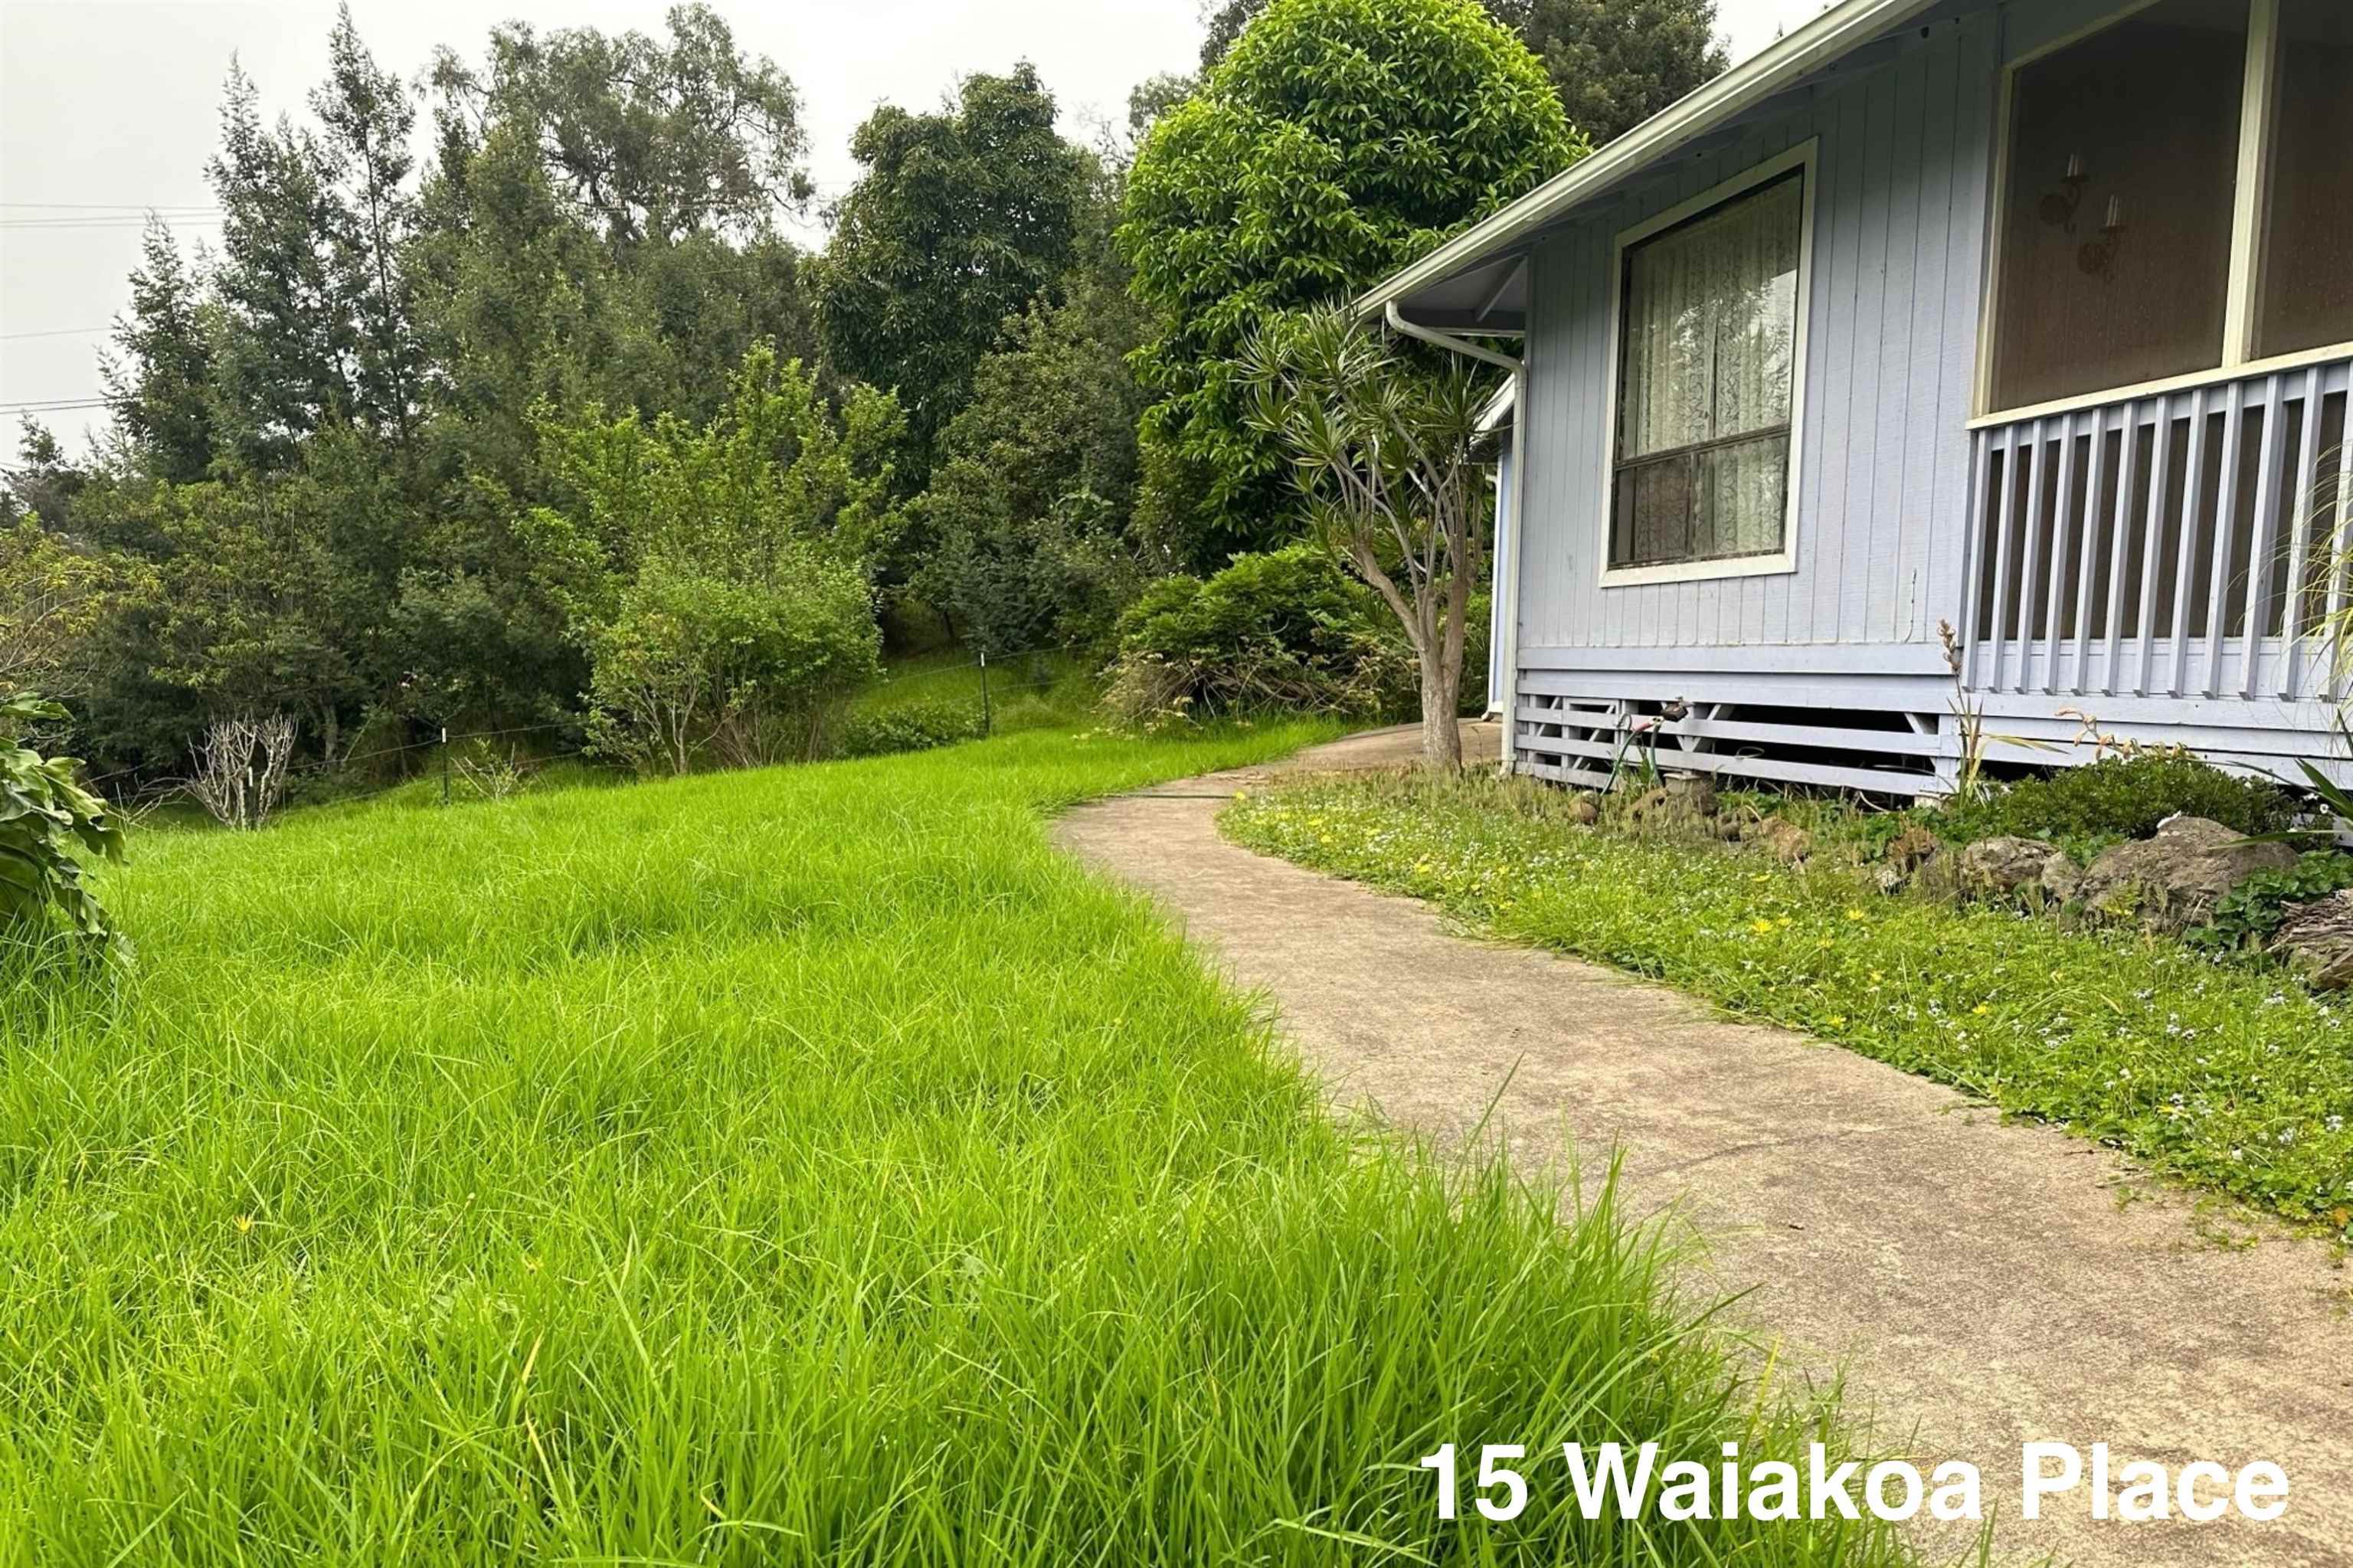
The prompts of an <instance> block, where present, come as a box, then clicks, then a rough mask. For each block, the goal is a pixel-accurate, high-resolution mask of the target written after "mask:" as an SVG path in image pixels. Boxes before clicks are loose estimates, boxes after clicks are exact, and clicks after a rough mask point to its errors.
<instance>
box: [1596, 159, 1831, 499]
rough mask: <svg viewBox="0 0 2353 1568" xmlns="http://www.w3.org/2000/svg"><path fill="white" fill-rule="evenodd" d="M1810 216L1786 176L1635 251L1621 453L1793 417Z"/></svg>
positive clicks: (1670, 446) (1798, 188) (1688, 442)
mask: <svg viewBox="0 0 2353 1568" xmlns="http://www.w3.org/2000/svg"><path fill="white" fill-rule="evenodd" d="M1803 211H1804V201H1803V189H1802V185H1801V184H1800V182H1799V180H1798V179H1797V178H1795V177H1791V178H1788V179H1783V180H1778V181H1776V182H1775V183H1774V184H1773V185H1769V186H1767V187H1766V188H1765V189H1764V190H1761V191H1757V192H1755V193H1752V194H1750V195H1747V196H1740V197H1737V198H1736V199H1735V200H1733V201H1732V202H1730V203H1729V204H1727V205H1726V206H1724V207H1718V208H1716V209H1715V211H1713V212H1710V213H1708V214H1707V215H1705V216H1704V217H1700V218H1697V219H1695V220H1694V221H1693V222H1690V223H1687V224H1684V225H1683V226H1682V227H1680V228H1672V229H1669V230H1668V231H1667V232H1666V233H1664V234H1662V235H1659V236H1657V237H1656V238H1651V239H1646V240H1644V241H1642V243H1641V244H1640V245H1638V246H1636V247H1634V248H1633V249H1630V250H1629V251H1628V252H1627V256H1626V315H1625V321H1626V377H1625V397H1624V402H1625V413H1624V417H1623V420H1622V423H1621V425H1620V449H1619V455H1620V457H1622V458H1637V457H1641V456H1642V455H1644V454H1645V453H1649V452H1659V451H1672V450H1674V449H1676V448H1678V447H1688V446H1695V445H1697V444H1699V443H1700V442H1702V441H1712V440H1719V439H1721V438H1723V437H1725V436H1736V435H1742V434H1745V433H1746V432H1747V431H1750V430H1758V429H1773V428H1776V427H1778V426H1782V425H1786V424H1788V422H1789V369H1790V344H1791V339H1792V337H1793V335H1794V332H1795V326H1796V323H1797V319H1798V316H1797V311H1798V243H1799V234H1798V228H1799V215H1800V214H1801V213H1802V212H1803Z"/></svg>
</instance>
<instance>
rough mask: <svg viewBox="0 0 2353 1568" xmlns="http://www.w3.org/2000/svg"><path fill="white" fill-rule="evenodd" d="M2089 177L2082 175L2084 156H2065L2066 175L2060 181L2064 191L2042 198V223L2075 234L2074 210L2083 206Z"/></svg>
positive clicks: (2073, 154)
mask: <svg viewBox="0 0 2353 1568" xmlns="http://www.w3.org/2000/svg"><path fill="white" fill-rule="evenodd" d="M2089 177H2090V176H2088V175H2085V174H2084V154H2081V153H2071V154H2068V156H2067V173H2066V174H2065V175H2064V176H2063V177H2062V178H2061V180H2060V182H2059V183H2060V184H2061V185H2063V186H2065V187H2066V188H2065V189H2064V190H2056V191H2050V192H2047V193H2045V194H2044V196H2043V197H2042V221H2043V222H2045V223H2047V224H2049V225H2050V226H2051V227H2052V228H2063V229H2065V230H2066V231H2067V232H2068V233H2070V234H2073V233H2074V232H2075V209H2076V208H2077V207H2081V206H2083V205H2084V181H2085V180H2086V179H2087V178H2089Z"/></svg>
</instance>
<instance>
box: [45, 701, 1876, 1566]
mask: <svg viewBox="0 0 2353 1568" xmlns="http://www.w3.org/2000/svg"><path fill="white" fill-rule="evenodd" d="M1329 733H1331V730H1330V728H1329V727H1328V726H1317V725H1314V724H1307V723H1296V722H1294V723H1285V724H1270V725H1265V726H1260V727H1258V728H1255V729H1231V730H1227V731H1224V732H1222V733H1218V734H1212V735H1208V736H1203V735H1200V734H1198V733H1196V734H1193V735H1191V736H1187V737H1185V738H1181V739H1176V738H1163V739H1158V740H1151V741H1143V740H1134V739H1122V738H1113V737H1106V736H1098V737H1092V738H1090V737H1082V736H1073V735H1071V734H1068V733H1060V734H1057V733H1047V732H1038V733H1030V734H1026V735H1020V736H1006V737H1000V738H998V739H997V740H993V741H987V742H983V743H979V744H977V745H970V746H964V747H956V748H955V749H954V750H952V751H943V752H934V753H931V754H927V755H923V756H917V757H902V758H886V759H878V760H875V761H870V762H860V763H844V764H837V765H827V766H818V767H799V768H781V769H774V770H765V771H755V772H736V773H729V774H720V775H709V776H699V777H691V778H687V779H668V780H662V781H660V782H657V783H650V784H641V785H634V786H624V787H605V788H598V789H559V790H548V791H541V792H532V793H526V794H522V795H520V796H517V797H515V798H512V799H509V800H497V801H467V800H464V798H463V797H460V800H459V804H457V805H455V806H453V807H450V808H448V809H443V808H440V807H439V806H438V805H437V804H433V803H432V802H433V801H434V800H436V798H437V797H436V796H435V794H433V793H432V792H430V791H428V790H427V788H426V786H425V785H424V784H423V783H421V782H419V783H415V784H411V785H407V786H403V787H402V788H401V789H399V790H397V791H395V792H394V793H393V794H392V795H390V796H388V797H386V798H385V799H382V800H377V801H375V802H370V803H358V802H346V803H343V804H339V805H336V806H333V807H329V808H322V809H319V810H296V811H294V812H291V813H290V814H289V815H287V816H286V817H285V818H283V819H282V820H281V821H280V822H279V823H278V824H277V825H275V826H273V827H272V828H271V829H270V830H269V832H265V833H260V834H227V833H221V832H173V833H167V834H159V835H155V836H153V837H151V838H146V839H143V840H142V842H141V845H140V847H139V850H138V853H136V855H135V856H134V858H133V860H132V863H131V864H130V865H129V866H128V867H127V868H125V869H123V870H121V871H120V872H118V873H113V874H110V876H109V879H108V881H107V883H106V885H105V887H104V892H105V894H106V895H107V896H108V898H109V899H110V902H111V907H112V908H114V909H115V910H116V911H117V913H118V914H119V916H120V918H121V923H122V924H123V926H124V927H126V928H128V929H130V930H132V931H133V932H134V933H135V934H136V936H137V938H138V940H139V943H140V948H141V953H140V958H139V961H138V962H137V964H136V965H135V966H132V967H130V968H128V969H119V970H113V971H100V972H99V973H98V974H97V975H96V976H95V977H94V978H92V979H91V980H90V981H88V982H87V983H85V984H84V985H82V986H81V987H80V988H79V989H75V988H71V987H62V988H61V987H60V986H58V984H57V983H56V977H55V976H54V975H51V976H47V977H41V976H28V975H26V974H24V973H22V972H18V971H14V970H0V986H5V994H0V1181H5V1190H6V1192H7V1202H6V1205H5V1210H0V1280H4V1281H5V1291H6V1297H7V1300H8V1302H9V1308H10V1309H9V1312H8V1314H7V1316H6V1319H5V1329H0V1561H8V1562H37V1563H43V1564H77V1565H78V1564H89V1565H90V1568H113V1565H116V1564H122V1563H142V1564H144V1563H165V1564H181V1565H210V1564H220V1563H238V1564H277V1563H311V1562H319V1561H331V1562H337V1563H433V1564H437V1565H438V1564H465V1563H499V1564H506V1563H526V1562H527V1563H539V1562H550V1563H554V1562H562V1563H698V1564H700V1563H714V1564H724V1563H860V1562H864V1563H943V1564H947V1563H955V1564H969V1563H994V1562H1024V1563H1057V1564H1059V1563H1146V1562H1166V1563H1191V1562H1204V1563H1207V1562H1218V1563H1342V1562H1347V1563H1357V1562H1370V1561H1398V1562H1453V1563H1471V1562H1479V1563H1497V1562H1514V1561H1525V1562H1542V1563H1557V1562H1577V1563H1628V1564H1631V1563H1673V1564H1683V1563H1691V1564H1697V1563H1725V1562H1733V1561H1738V1562H1742V1563H1760V1564H1767V1565H1773V1564H1797V1563H1823V1564H1827V1563H1841V1564H1855V1565H1858V1568H1875V1565H1881V1564H1894V1563H1900V1562H1902V1561H1904V1558H1903V1556H1902V1554H1901V1552H1900V1550H1899V1548H1897V1547H1896V1546H1895V1545H1894V1544H1893V1543H1892V1542H1891V1540H1890V1538H1889V1536H1888V1534H1887V1533H1886V1531H1885V1530H1884V1528H1883V1527H1881V1526H1877V1525H1868V1524H1866V1525H1862V1526H1858V1525H1855V1524H1843V1525H1841V1524H1837V1523H1832V1524H1829V1525H1820V1526H1816V1525H1804V1524H1799V1525H1789V1524H1758V1523H1755V1522H1748V1521H1728V1522H1724V1521H1719V1522H1715V1523H1704V1524H1694V1525H1690V1526H1665V1525H1662V1524H1661V1523H1660V1522H1659V1521H1658V1520H1655V1519H1652V1520H1645V1521H1643V1522H1641V1523H1640V1524H1639V1525H1610V1524H1604V1525H1593V1526H1587V1525H1584V1524H1581V1523H1579V1522H1577V1521H1576V1520H1573V1519H1571V1518H1570V1517H1568V1516H1567V1511H1566V1510H1567V1508H1568V1507H1569V1506H1571V1499H1570V1497H1569V1493H1568V1488H1567V1484H1566V1477H1565V1475H1564V1474H1561V1473H1560V1472H1561V1471H1562V1470H1563V1469H1565V1467H1562V1466H1561V1465H1560V1462H1559V1459H1558V1449H1557V1444H1558V1443H1559V1442H1561V1441H1562V1440H1563V1439H1565V1438H1568V1437H1572V1436H1578V1437H1582V1438H1584V1439H1585V1440H1588V1441H1598V1440H1606V1439H1607V1438H1610V1437H1621V1436H1640V1437H1649V1438H1655V1439H1658V1440H1660V1441H1661V1442H1662V1443H1663V1444H1664V1445H1665V1446H1666V1447H1667V1449H1668V1452H1669V1454H1670V1456H1671V1457H1672V1455H1674V1454H1677V1453H1681V1454H1684V1455H1688V1456H1693V1457H1698V1458H1702V1459H1705V1460H1708V1461H1710V1462H1711V1463H1712V1462H1714V1461H1715V1458H1716V1456H1717V1453H1718V1450H1719V1446H1720V1444H1721V1443H1722V1442H1724V1441H1726V1440H1731V1441H1737V1442H1739V1443H1740V1444H1741V1445H1742V1446H1743V1451H1744V1453H1745V1454H1746V1456H1747V1457H1750V1458H1752V1459H1753V1458H1758V1457H1767V1456H1770V1455H1775V1454H1783V1455H1786V1454H1788V1453H1789V1452H1790V1451H1791V1450H1792V1448H1793V1446H1795V1445H1798V1444H1799V1443H1802V1442H1803V1441H1804V1440H1806V1439H1807V1438H1808V1437H1810V1436H1815V1435H1817V1433H1818V1431H1820V1427H1819V1426H1818V1425H1816V1423H1818V1422H1819V1421H1820V1420H1822V1419H1824V1416H1823V1413H1822V1412H1821V1411H1820V1410H1819V1409H1816V1408H1807V1409H1796V1410H1785V1408H1784V1407H1782V1406H1781V1405H1779V1404H1778V1400H1773V1401H1767V1400H1761V1399H1759V1398H1758V1397H1757V1394H1756V1392H1755V1390H1754V1389H1753V1388H1752V1387H1750V1386H1748V1385H1746V1384H1741V1383H1736V1382H1735V1381H1734V1380H1733V1372H1732V1369H1733V1367H1734V1366H1735V1365H1736V1364H1745V1363H1736V1362H1734V1361H1729V1360H1727V1359H1725V1346H1724V1344H1723V1343H1722V1342H1721V1341H1719V1340H1714V1339H1713V1338H1711V1337H1709V1336H1708V1335H1707V1334H1704V1333H1700V1332H1696V1331H1695V1330H1694V1327H1693V1319H1692V1318H1691V1316H1690V1315H1689V1314H1690V1313H1691V1312H1692V1311H1695V1310H1696V1309H1697V1308H1699V1307H1700V1306H1701V1305H1702V1304H1701V1303H1698V1302H1690V1303H1686V1304H1685V1306H1684V1308H1680V1309H1679V1308H1676V1307H1675V1306H1674V1305H1673V1303H1672V1302H1671V1301H1670V1300H1669V1298H1667V1297H1666V1296H1664V1295H1662V1289H1663V1281H1662V1277H1661V1276H1660V1273H1659V1270H1660V1268H1661V1265H1662V1255H1661V1254H1660V1253H1659V1251H1658V1250H1657V1247H1656V1245H1655V1243H1656V1238H1655V1237H1653V1238H1652V1240H1651V1242H1644V1241H1641V1240H1640V1239H1634V1240H1630V1239H1628V1237H1627V1236H1626V1234H1624V1233H1623V1232H1622V1230H1621V1228H1620V1226H1619V1224H1617V1222H1616V1220H1615V1218H1614V1216H1613V1215H1612V1213H1610V1212H1609V1208H1608V1206H1607V1204H1606V1202H1598V1203H1592V1204H1589V1205H1588V1208H1587V1209H1586V1211H1585V1213H1584V1217H1583V1218H1582V1219H1580V1220H1577V1221H1576V1222H1575V1223H1571V1224H1565V1225H1563V1224H1556V1213H1557V1210H1556V1201H1555V1197H1554V1195H1553V1194H1552V1193H1551V1192H1547V1191H1546V1190H1545V1189H1543V1188H1542V1187H1539V1186H1535V1185H1533V1184H1524V1183H1522V1182H1519V1181H1513V1180H1507V1179H1505V1178H1504V1176H1503V1175H1502V1174H1501V1173H1500V1172H1497V1171H1482V1170H1479V1169H1476V1168H1473V1169H1472V1170H1470V1171H1460V1169H1459V1168H1455V1167H1447V1168H1445V1169H1443V1170H1441V1169H1440V1168H1439V1167H1435V1166H1432V1165H1430V1164H1426V1163H1419V1162H1417V1161H1416V1160H1414V1159H1412V1158H1411V1157H1410V1156H1409V1154H1407V1153H1405V1152H1403V1151H1400V1150H1398V1149H1396V1148H1395V1147H1394V1146H1388V1145H1381V1144H1374V1143H1369V1142H1366V1141H1365V1139H1364V1137H1363V1135H1362V1133H1361V1130H1360V1129H1351V1128H1347V1127H1345V1126H1343V1125H1342V1124H1341V1123H1340V1122H1338V1121H1337V1120H1335V1119H1334V1118H1331V1117H1329V1116H1328V1115H1327V1114H1326V1113H1325V1110H1324V1106H1323V1105H1322V1104H1321V1103H1320V1101H1319V1100H1318V1098H1317V1097H1316V1095H1315V1094H1314V1091H1313V1090H1312V1089H1311V1087H1310V1086H1309V1084H1308V1083H1307V1082H1306V1081H1305V1079H1304V1078H1303V1075H1302V1074H1301V1072H1300V1071H1299V1069H1298V1068H1297V1067H1296V1066H1295V1065H1293V1064H1291V1063H1290V1062H1289V1061H1288V1059H1287V1058H1285V1057H1284V1056H1282V1055H1281V1054H1277V1053H1274V1052H1271V1051H1270V1050H1269V1049H1268V1044H1269V1043H1268V1041H1267V1039H1266V1037H1265V1035H1264V1033H1263V1031H1262V1027H1261V1024H1260V1023H1259V1022H1257V1021H1256V1019H1255V1016H1254V1014H1253V1012H1252V1010H1251V1009H1250V1006H1249V1005H1248V1003H1247V1002H1246V1001H1244V1000H1243V999H1240V998H1239V997H1237V996H1235V995H1233V994H1231V993H1230V992H1229V991H1226V990H1224V989H1223V988H1222V987H1220V986H1219V984H1218V983H1217V982H1215V981H1214V980H1212V979H1211V978H1210V977H1209V976H1208V973H1207V972H1206V971H1205V970H1204V969H1202V967H1201V966H1200V965H1199V963H1198V961H1197V960H1196V959H1194V958H1192V957H1191V956H1189V955H1188V954H1187V952H1186V951H1185V950H1184V948H1182V947H1181V946H1180V945H1179V943H1178V942H1177V940H1176V938H1175V937H1174V935H1173V934H1172V933H1171V932H1170V931H1169V930H1168V929H1167V928H1166V927H1164V926H1163V925H1161V924H1160V923H1159V922H1158V921H1157V920H1156V919H1155V917H1154V916H1151V915H1150V913H1149V912H1148V911H1147V910H1146V909H1145V907H1144V906H1142V904H1141V903H1140V902H1139V901H1136V900H1134V899H1132V898H1129V897H1127V896H1125V895H1121V894H1119V893H1116V892H1115V891H1113V890H1112V889H1111V888H1109V887H1108V886H1106V885H1103V884H1102V883H1101V882H1099V881H1097V880H1095V879H1094V878H1092V876H1090V875H1089V874H1086V873H1085V872H1083V871H1082V869H1080V868H1079V867H1078V866H1076V865H1075V864H1073V863H1071V862H1069V861H1067V860H1065V859H1063V858H1061V857H1060V856H1059V855H1057V854H1056V853H1053V852H1052V851H1051V850H1050V847H1049V846H1048V844H1047V843H1046V842H1045V839H1044V835H1043V832H1042V822H1041V818H1042V815H1043V813H1044V812H1045V811H1047V810H1050V809H1051V808H1054V807H1057V806H1059V805H1061V804H1063V803H1065V802H1068V801H1071V800H1075V799H1077V798H1079V797H1081V796H1083V795H1088V794H1092V793H1098V792H1103V791H1110V790H1116V789H1122V788H1125V787H1129V786H1134V785H1140V784H1143V783H1145V782H1147V781H1151V780H1155V779H1168V778H1175V777H1179V776H1183V775H1186V774H1189V773H1193V772H1196V771H1198V770H1201V769H1204V768H1214V767H1220V766H1234V765H1240V764H1243V763H1246V762H1249V761H1250V760H1252V759H1254V758H1264V757H1267V756H1269V755H1271V754H1273V753H1275V752H1278V751H1281V750H1283V749H1285V748H1287V747H1291V746H1293V745H1295V744H1298V743H1299V742H1301V741H1303V740H1304V739H1308V738H1313V737H1314V736H1320V735H1324V734H1329ZM1450 1172H1452V1173H1451V1174H1450ZM1830 1436H1831V1441H1832V1442H1833V1443H1836V1442H1837V1440H1838V1439H1837V1437H1836V1435H1835V1434H1834V1433H1831V1434H1830ZM1449 1442H1452V1443H1458V1444H1464V1445H1478V1444H1482V1443H1490V1442H1524V1443H1525V1444H1527V1445H1528V1446H1529V1451H1530V1455H1531V1458H1530V1461H1529V1463H1528V1467H1527V1468H1528V1471H1529V1474H1530V1476H1531V1479H1532V1483H1533V1484H1532V1488H1531V1491H1532V1498H1533V1503H1532V1507H1531V1509H1530V1510H1529V1512H1528V1513H1526V1514H1525V1515H1524V1516H1523V1517H1522V1518H1521V1519H1520V1520H1518V1521H1517V1522H1516V1523H1514V1524H1513V1525H1510V1526H1508V1527H1505V1526H1492V1527H1491V1526H1489V1525H1488V1524H1486V1523H1485V1522H1483V1521H1482V1520H1479V1519H1478V1518H1477V1516H1476V1515H1475V1514H1474V1513H1473V1511H1472V1509H1471V1508H1470V1507H1469V1499H1468V1498H1466V1499H1465V1503H1464V1507H1463V1510H1462V1511H1463V1514H1464V1515H1465V1520H1464V1522H1463V1523H1461V1524H1460V1525H1452V1526H1440V1525H1439V1524H1438V1522H1437V1521H1436V1520H1435V1519H1434V1517H1433V1514H1434V1499H1433V1496H1432V1494H1431V1480H1430V1474H1429V1472H1427V1471H1425V1470H1422V1469H1420V1468H1419V1467H1417V1464H1416V1461H1417V1460H1418V1459H1419V1457H1421V1456H1422V1455H1425V1454H1428V1453H1431V1452H1433V1451H1434V1450H1436V1449H1437V1448H1438V1446H1440V1444H1442V1443H1449ZM1471 1451H1472V1452H1473V1453H1474V1454H1475V1451H1476V1450H1475V1447H1474V1448H1472V1450H1471ZM1547 1454H1549V1455H1550V1456H1551V1457H1552V1458H1551V1465H1550V1467H1546V1466H1545V1462H1544V1457H1545V1456H1546V1455H1547ZM1468 1485H1469V1484H1468V1481H1467V1479H1466V1482H1465V1489H1466V1491H1467V1490H1468Z"/></svg>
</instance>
